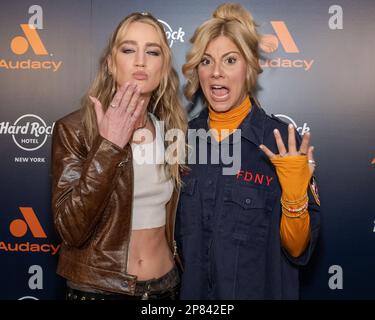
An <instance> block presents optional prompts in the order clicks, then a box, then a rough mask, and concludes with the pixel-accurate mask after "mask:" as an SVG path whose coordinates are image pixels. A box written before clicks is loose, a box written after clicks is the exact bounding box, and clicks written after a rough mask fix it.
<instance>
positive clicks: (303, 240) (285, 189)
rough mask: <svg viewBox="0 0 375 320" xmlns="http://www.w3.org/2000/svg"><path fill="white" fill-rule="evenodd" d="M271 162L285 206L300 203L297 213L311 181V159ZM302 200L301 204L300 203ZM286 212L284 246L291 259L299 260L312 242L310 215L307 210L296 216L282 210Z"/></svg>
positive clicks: (282, 234) (291, 158)
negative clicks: (310, 241) (309, 162)
mask: <svg viewBox="0 0 375 320" xmlns="http://www.w3.org/2000/svg"><path fill="white" fill-rule="evenodd" d="M271 162H272V163H273V165H274V166H275V168H276V173H277V176H278V178H279V182H280V185H281V189H282V196H281V197H282V199H283V200H284V201H285V202H288V201H289V202H297V203H296V204H295V205H294V204H293V205H291V206H290V207H291V208H293V209H297V208H299V207H301V206H303V204H304V202H306V197H305V196H306V193H307V188H308V185H309V182H310V179H311V173H310V169H309V166H308V163H307V156H286V157H275V158H273V159H271ZM298 200H301V202H299V203H298ZM282 211H283V214H282V216H281V223H280V237H281V244H282V246H283V247H284V248H285V249H286V250H287V251H288V252H289V254H290V255H291V256H293V257H298V256H300V255H301V254H302V253H303V251H304V250H305V249H306V247H307V245H308V243H309V240H310V215H309V214H308V210H307V209H306V210H304V211H303V212H301V213H299V214H295V216H293V213H290V212H288V211H287V210H286V209H285V208H282ZM284 212H285V213H284Z"/></svg>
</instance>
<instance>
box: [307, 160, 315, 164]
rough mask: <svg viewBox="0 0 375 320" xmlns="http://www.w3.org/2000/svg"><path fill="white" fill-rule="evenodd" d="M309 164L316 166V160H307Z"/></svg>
mask: <svg viewBox="0 0 375 320" xmlns="http://www.w3.org/2000/svg"><path fill="white" fill-rule="evenodd" d="M307 163H310V164H316V163H315V161H314V160H307Z"/></svg>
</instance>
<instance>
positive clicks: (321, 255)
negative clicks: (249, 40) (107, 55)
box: [0, 0, 375, 299]
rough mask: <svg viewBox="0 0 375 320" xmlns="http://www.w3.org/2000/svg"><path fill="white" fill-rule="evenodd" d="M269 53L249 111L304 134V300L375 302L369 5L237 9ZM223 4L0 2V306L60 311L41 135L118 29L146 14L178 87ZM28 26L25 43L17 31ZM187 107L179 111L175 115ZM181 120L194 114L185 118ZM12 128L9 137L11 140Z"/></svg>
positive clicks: (273, 3) (79, 91) (279, 4)
mask: <svg viewBox="0 0 375 320" xmlns="http://www.w3.org/2000/svg"><path fill="white" fill-rule="evenodd" d="M238 2H239V3H242V4H243V5H244V6H245V7H246V8H248V9H249V10H251V11H252V13H253V15H254V17H255V19H256V21H257V23H258V25H259V32H260V33H262V34H263V35H264V37H265V38H264V39H267V40H268V44H269V43H272V44H273V46H271V47H269V46H268V47H267V48H268V49H267V48H266V47H264V46H263V49H264V50H265V51H262V65H263V67H264V72H263V74H262V75H261V76H260V80H259V91H258V99H259V100H260V102H261V104H262V106H263V108H264V109H265V110H266V111H267V112H268V113H269V114H271V113H273V114H276V115H278V116H279V117H280V119H282V120H284V121H286V122H291V123H293V124H294V125H295V126H296V127H297V129H298V131H299V132H300V133H304V132H307V131H311V132H312V137H313V145H314V146H315V150H316V152H315V157H316V160H317V163H318V167H317V171H316V174H317V180H318V183H319V193H320V198H321V203H322V206H321V208H322V230H321V237H320V241H319V244H318V247H317V248H316V251H315V254H314V256H313V258H312V261H311V263H310V265H309V266H308V267H306V268H303V269H302V273H301V286H302V290H301V297H302V298H304V299H312V298H313V299H317V298H321V299H342V298H354V299H356V298H362V299H363V298H366V299H374V298H375V274H374V270H375V259H374V257H373V252H374V247H375V234H374V231H375V229H374V227H375V225H374V220H375V194H374V191H375V164H372V162H375V146H374V137H375V126H374V120H375V110H374V101H375V87H374V84H375V81H374V80H375V76H374V74H375V63H374V57H375V55H374V49H375V37H374V35H373V33H374V30H375V19H374V17H375V2H374V1H372V0H367V1H366V0H361V1H350V0H337V1H328V0H327V1H324V0H321V1H297V0H294V1H292V0H257V1H255V0H254V1H238ZM220 3H221V1H215V0H210V1H197V0H190V1H176V0H164V1H161V0H160V1H159V0H152V1H150V0H137V1H130V0H122V1H120V0H111V1H104V0H80V1H73V0H65V1H57V0H49V1H41V0H38V1H37V2H35V1H28V0H22V1H21V0H18V1H12V2H10V1H8V2H6V3H3V4H2V6H1V11H0V146H1V149H0V151H1V152H0V177H1V178H0V179H1V184H0V199H1V201H0V299H61V298H64V295H63V291H64V281H63V279H62V278H60V277H59V276H57V275H56V273H55V270H56V263H57V256H58V250H59V243H60V240H59V239H58V237H57V235H56V233H55V231H54V228H53V225H52V219H51V215H52V213H51V208H50V168H51V155H50V147H51V132H52V129H53V125H54V123H55V121H56V120H57V119H59V118H60V117H62V116H63V115H65V114H67V113H69V112H71V111H73V110H75V109H77V108H78V107H79V100H80V98H81V96H82V95H83V94H84V92H85V91H86V90H87V88H88V86H89V84H90V81H91V80H92V79H93V76H94V74H95V72H96V68H97V62H98V58H99V56H100V54H101V51H102V49H103V48H104V46H105V44H106V41H107V39H108V37H109V35H110V33H111V32H112V31H113V29H114V28H115V27H116V25H117V24H118V22H119V21H120V20H121V19H122V18H123V17H124V16H126V15H128V14H129V13H131V12H133V11H141V12H142V11H148V12H151V13H153V14H154V15H155V16H156V17H157V18H158V19H160V21H161V22H162V23H163V25H164V27H165V31H166V32H167V35H168V37H169V42H170V43H169V44H170V47H171V49H172V51H173V55H174V63H175V66H176V68H177V70H178V71H179V73H180V79H181V83H182V84H183V83H184V79H183V77H182V75H181V66H182V64H183V62H184V59H185V54H186V52H187V50H188V49H189V46H190V44H189V39H190V38H191V36H192V34H193V32H194V29H195V28H196V27H197V26H198V25H199V24H201V23H202V22H203V21H204V20H206V19H207V18H209V17H210V14H211V13H212V11H213V10H214V9H215V8H216V7H217V5H219V4H220ZM28 23H30V24H33V25H34V26H35V27H36V29H35V30H33V29H31V28H28V26H27V24H28ZM185 104H186V106H188V104H187V103H186V101H185ZM190 107H191V108H189V110H190V116H194V114H196V113H197V112H198V111H199V110H200V106H199V105H196V106H195V105H193V106H190ZM17 128H18V129H17Z"/></svg>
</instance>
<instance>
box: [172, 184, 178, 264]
mask: <svg viewBox="0 0 375 320" xmlns="http://www.w3.org/2000/svg"><path fill="white" fill-rule="evenodd" d="M179 200H180V192H179V190H178V193H177V201H176V209H175V210H174V217H173V224H172V234H171V237H172V245H173V258H175V257H176V256H177V242H176V240H175V237H174V232H175V224H176V215H177V207H178V201H179Z"/></svg>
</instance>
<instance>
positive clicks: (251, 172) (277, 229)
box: [53, 4, 319, 299]
mask: <svg viewBox="0 0 375 320" xmlns="http://www.w3.org/2000/svg"><path fill="white" fill-rule="evenodd" d="M258 46H259V35H258V34H257V31H256V28H255V23H254V21H253V18H252V16H251V15H250V13H249V12H248V11H246V10H245V9H244V8H242V7H241V6H239V5H232V4H224V5H222V6H220V7H218V9H217V10H216V11H215V12H214V14H213V18H212V19H210V20H208V21H206V22H204V23H203V24H202V25H201V26H200V27H199V28H198V29H197V30H196V32H195V34H194V36H193V38H192V48H191V50H190V52H189V53H188V56H187V62H186V64H185V65H184V67H183V72H184V75H185V76H186V78H187V80H188V84H187V87H186V96H187V97H188V98H192V97H193V96H194V95H195V94H196V93H197V92H198V91H201V92H202V93H203V95H204V99H205V102H206V104H207V108H205V109H204V110H203V111H202V112H201V113H200V115H199V116H198V117H197V118H196V119H194V120H192V121H191V122H190V128H191V129H196V130H202V129H203V130H204V131H209V130H210V132H211V134H209V135H208V136H209V138H208V139H202V138H201V137H198V141H195V142H196V143H194V148H195V149H193V150H191V151H192V152H193V153H195V154H196V155H197V159H198V157H199V153H200V152H201V150H207V151H208V154H207V155H208V163H199V162H198V163H197V164H190V165H189V169H188V170H180V169H182V166H181V165H180V164H178V163H174V164H170V163H169V164H168V163H167V164H164V165H162V166H157V165H156V164H151V165H150V166H148V165H145V164H140V162H139V161H137V159H136V155H137V154H138V155H139V154H145V153H147V150H152V149H153V148H154V149H157V150H159V153H160V152H162V151H164V150H165V149H164V144H163V139H162V135H161V133H160V131H161V130H160V126H159V125H158V123H157V121H156V119H160V120H163V121H165V129H166V130H168V129H181V130H182V131H184V132H185V131H186V128H185V127H186V126H185V122H184V121H185V119H184V114H183V111H182V108H181V103H180V101H179V99H178V97H179V95H178V81H177V77H176V74H175V72H174V70H173V68H172V66H171V62H170V51H169V48H168V46H167V42H166V39H165V35H164V33H163V30H162V27H161V26H160V24H159V23H158V22H157V20H155V19H154V18H153V17H151V16H150V15H148V14H146V15H144V14H133V15H130V16H129V17H127V18H125V19H124V21H123V22H122V23H120V25H119V27H118V28H117V29H116V31H115V33H114V35H113V37H112V39H111V41H110V43H109V46H108V48H107V49H106V51H105V53H104V55H103V58H102V61H101V65H100V70H99V73H98V75H97V78H96V79H95V81H94V83H93V86H92V88H91V89H90V90H89V94H88V96H87V97H86V98H85V99H84V100H83V108H82V110H81V111H80V112H75V113H73V114H70V115H68V116H66V117H64V118H63V119H61V120H60V121H58V122H57V124H56V126H55V131H54V140H53V156H54V159H53V177H54V179H53V209H54V219H55V225H56V227H57V230H58V232H59V234H60V235H61V237H62V239H63V246H62V249H61V253H60V260H59V266H58V273H59V274H60V275H62V276H63V277H65V278H66V279H67V280H68V287H69V290H68V298H70V299H130V298H136V299H141V298H143V299H147V298H155V299H162V298H169V299H173V298H174V297H176V296H177V294H178V287H179V276H178V272H177V269H176V267H175V264H174V259H173V258H174V257H175V258H177V257H178V255H177V253H176V245H175V243H174V237H175V238H176V240H177V248H178V250H177V251H178V252H179V253H180V255H181V257H182V258H183V264H184V272H183V275H182V287H181V298H183V299H188V298H191V299H296V298H298V265H303V264H306V263H307V261H308V260H309V257H310V256H311V252H312V250H313V248H314V246H315V244H316V240H317V236H318V232H319V198H318V195H317V192H316V185H315V182H314V179H313V178H312V174H313V172H314V168H315V162H314V160H313V148H312V147H310V146H309V139H310V136H309V134H306V135H305V136H304V137H303V140H302V142H301V141H300V139H299V137H298V135H296V134H295V130H294V128H293V127H288V126H287V125H286V124H285V123H283V122H281V121H280V120H278V119H277V118H274V117H270V116H268V115H266V113H265V112H264V111H263V109H262V108H261V107H260V106H259V104H258V103H257V101H256V99H255V97H254V95H255V87H256V83H257V75H258V73H260V72H261V68H260V66H259V61H258V59H259V54H258ZM146 129H147V130H146ZM143 131H145V132H143ZM146 131H147V132H152V134H151V138H150V135H146ZM238 134H239V137H240V139H239V140H237V139H234V136H235V135H237V136H238ZM160 141H161V142H160ZM171 143H173V142H170V143H169V144H171ZM286 143H287V144H286ZM142 145H143V146H142ZM166 147H167V144H166ZM184 148H185V146H184V144H180V145H179V150H177V153H178V152H182V153H183V150H184ZM223 148H228V150H227V151H229V153H230V154H232V156H233V157H234V158H235V157H237V159H236V160H239V161H238V162H237V161H236V160H235V161H234V162H237V163H239V164H240V166H239V168H238V169H237V171H236V172H235V173H232V174H224V172H225V170H224V169H225V168H227V167H228V163H227V162H225V161H219V163H217V162H216V161H213V159H212V158H214V156H213V154H214V153H215V155H216V154H223V152H222V151H223ZM237 150H239V151H240V152H237ZM132 151H133V152H132ZM139 151H140V152H139ZM234 151H236V152H234ZM233 152H234V153H233ZM219 159H221V160H222V158H221V157H219ZM215 160H216V158H215ZM180 171H182V172H183V173H184V174H183V178H182V180H183V183H182V189H181V194H180V201H179V204H178V212H177V216H176V219H177V220H176V232H174V220H175V212H176V207H177V198H178V192H179V186H180V183H181V178H180Z"/></svg>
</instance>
